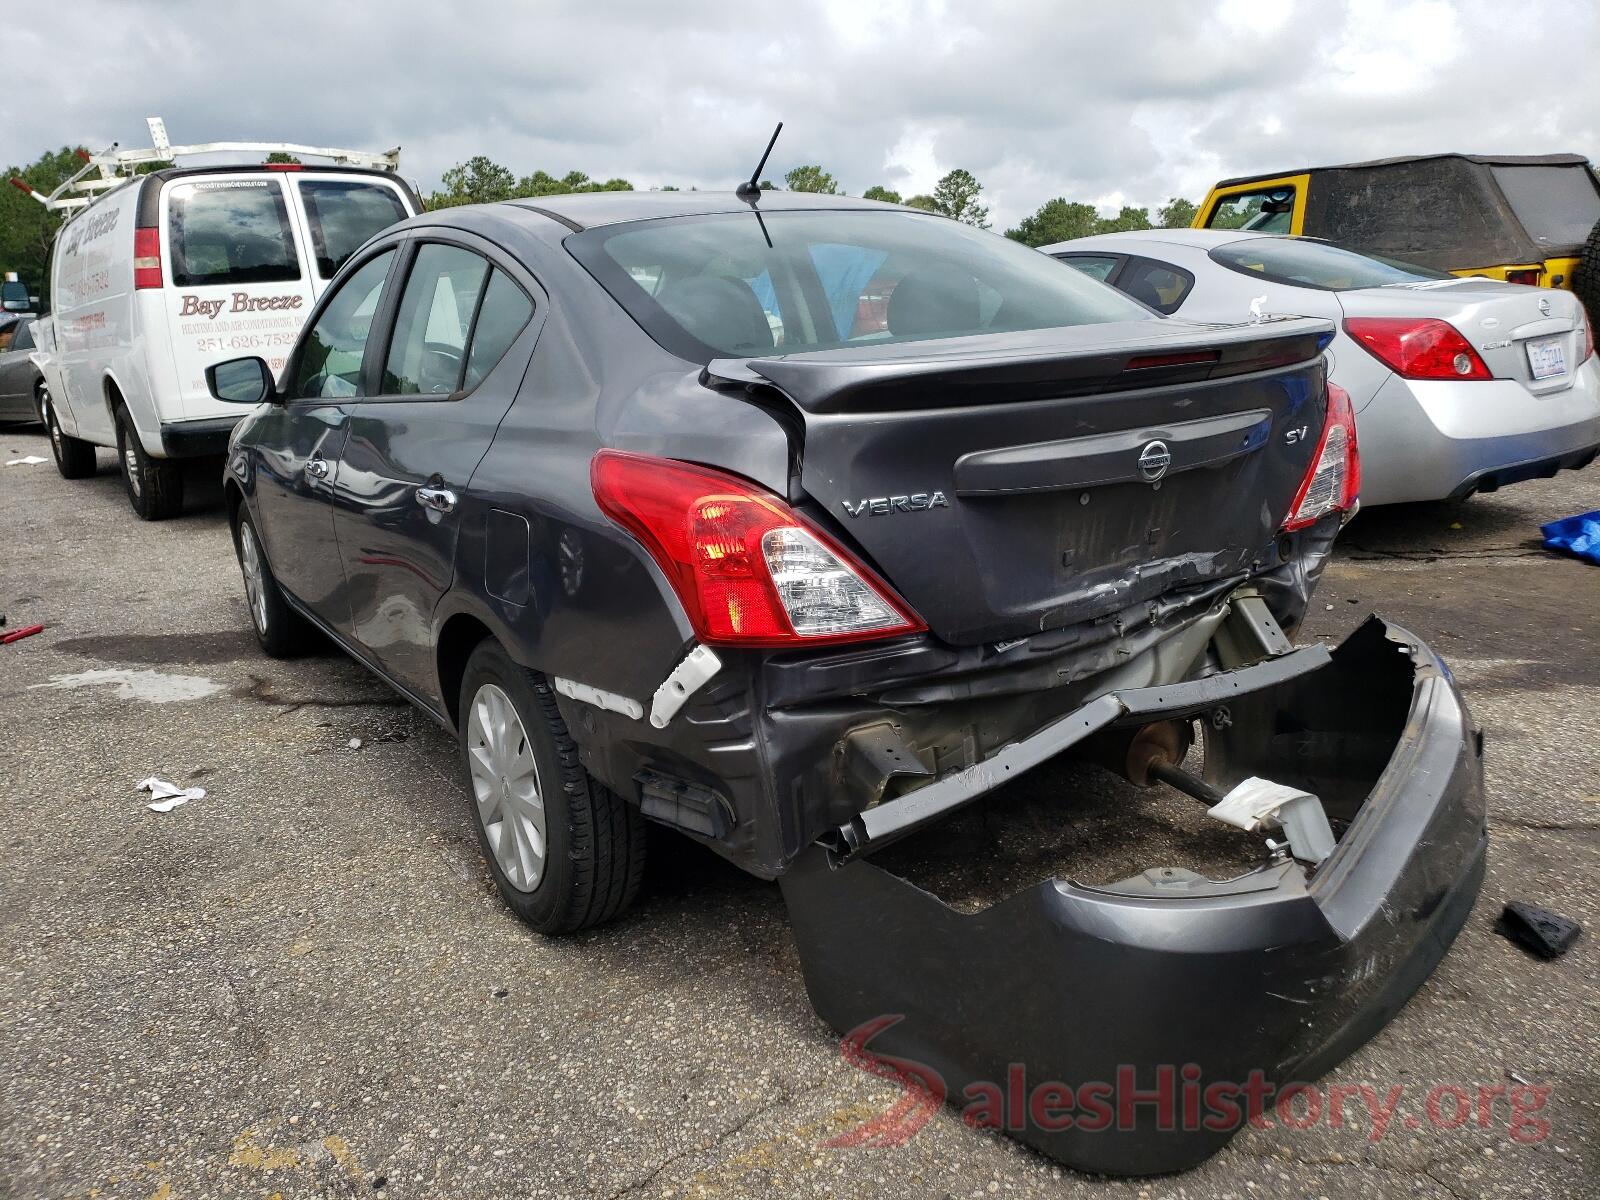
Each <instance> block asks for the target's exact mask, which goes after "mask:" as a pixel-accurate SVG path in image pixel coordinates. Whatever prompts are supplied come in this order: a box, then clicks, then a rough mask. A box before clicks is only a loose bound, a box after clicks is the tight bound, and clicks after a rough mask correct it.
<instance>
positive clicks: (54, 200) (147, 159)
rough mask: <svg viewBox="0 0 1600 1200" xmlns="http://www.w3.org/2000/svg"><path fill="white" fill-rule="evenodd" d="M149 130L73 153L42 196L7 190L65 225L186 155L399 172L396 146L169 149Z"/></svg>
mask: <svg viewBox="0 0 1600 1200" xmlns="http://www.w3.org/2000/svg"><path fill="white" fill-rule="evenodd" d="M145 124H146V125H148V126H149V127H150V142H151V144H150V146H149V147H147V148H144V149H128V150H124V149H122V148H121V147H120V146H119V145H118V144H117V143H116V142H112V143H111V145H110V146H109V147H107V148H106V149H104V150H102V151H100V153H98V154H89V153H87V152H85V151H82V150H80V151H78V157H80V158H81V159H83V166H82V167H80V168H79V169H78V170H77V171H76V172H75V173H74V174H72V175H71V176H69V177H68V178H67V179H65V180H63V181H62V183H61V184H60V186H58V187H57V188H56V189H55V190H54V191H52V192H50V193H49V194H48V195H47V194H45V193H43V192H39V191H36V190H35V189H34V188H33V187H32V186H31V185H29V184H28V183H27V182H26V181H25V180H22V179H12V181H11V185H12V186H13V187H15V188H17V189H19V190H21V191H23V192H26V193H27V194H28V195H30V196H32V197H33V198H34V199H35V200H37V201H38V202H39V203H40V204H42V205H44V206H45V208H47V209H49V210H50V211H51V212H63V211H64V212H66V214H67V218H68V219H69V220H70V219H71V218H72V216H73V215H74V213H75V211H76V210H77V209H81V208H85V207H87V206H88V205H89V204H91V203H92V202H93V201H94V199H95V193H97V192H105V191H109V190H110V189H112V188H117V187H121V186H122V185H123V184H125V183H127V182H128V181H129V180H131V179H135V178H137V174H136V172H137V170H138V168H139V167H140V166H143V165H145V164H147V163H166V162H175V161H176V160H177V159H179V158H181V157H185V156H188V155H192V154H293V155H295V156H296V157H299V156H300V155H308V156H310V157H312V158H329V159H332V160H333V161H334V163H335V164H336V165H338V166H352V167H376V168H377V169H379V170H383V171H398V170H399V169H400V147H399V146H396V147H395V148H394V149H393V150H388V151H385V152H384V153H381V154H377V153H373V152H371V151H368V150H339V149H336V148H334V147H332V146H302V145H299V144H297V143H294V142H200V143H197V144H196V145H193V146H174V145H173V144H172V143H171V142H170V141H169V140H168V139H167V125H166V122H165V121H163V120H162V119H161V118H160V117H146V118H145Z"/></svg>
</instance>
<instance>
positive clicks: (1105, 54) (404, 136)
mask: <svg viewBox="0 0 1600 1200" xmlns="http://www.w3.org/2000/svg"><path fill="white" fill-rule="evenodd" d="M30 12H31V15H30V16H29V18H28V19H27V20H25V21H19V20H13V21H10V22H8V23H7V31H6V33H5V35H4V38H3V40H0V47H3V50H0V53H3V55H4V61H5V74H6V80H7V89H6V90H7V93H8V96H9V102H8V104H7V117H8V118H9V119H8V120H7V121H6V122H5V123H4V125H3V127H0V163H14V162H27V161H29V160H31V159H33V158H35V157H37V155H38V154H39V153H40V152H41V151H43V150H45V149H47V148H53V147H57V146H60V145H62V144H63V143H68V142H82V143H84V144H87V145H89V146H91V147H95V148H98V147H100V146H103V145H105V144H108V143H110V142H112V141H120V142H122V143H123V144H124V145H129V144H141V142H143V143H144V144H147V141H146V140H145V139H146V135H145V129H144V122H143V118H144V117H145V116H146V115H147V114H151V113H154V114H159V115H161V116H163V117H164V118H165V119H166V122H167V128H168V130H169V132H170V133H171V135H172V138H173V141H174V142H180V141H188V142H201V141H208V140H224V139H228V140H240V139H248V140H257V139H275V140H276V139H282V140H288V141H297V142H307V143H313V144H335V145H346V146H352V147H356V148H363V149H368V148H370V149H387V148H389V147H391V146H394V145H396V144H399V145H402V146H403V147H404V154H403V156H402V160H401V162H402V168H403V171H404V173H405V174H406V175H407V176H409V177H412V178H414V179H416V180H417V181H418V182H419V183H420V184H421V186H422V188H423V190H424V191H427V190H428V189H430V188H431V187H433V186H435V185H436V184H437V182H438V179H439V175H440V173H441V172H442V171H443V170H444V169H445V168H447V167H448V166H450V165H451V164H452V163H454V162H457V161H460V160H462V159H465V158H468V157H470V156H472V155H474V154H487V155H489V156H490V157H492V158H494V159H496V160H498V161H500V162H503V163H505V164H506V165H507V166H509V167H511V168H512V169H513V170H514V171H516V172H517V173H518V174H526V173H528V172H531V171H532V170H534V169H535V168H543V169H545V170H547V171H550V172H552V173H554V174H557V175H560V174H564V173H565V172H567V171H568V170H572V169H578V170H583V171H586V172H588V173H589V174H590V175H593V176H596V177H606V176H611V175H622V176H625V177H627V178H629V179H631V180H633V181H634V183H635V185H636V186H641V187H648V186H651V185H660V184H676V185H678V186H683V187H687V186H690V185H698V186H700V187H715V188H725V187H729V186H731V185H732V184H733V183H735V182H736V181H737V179H738V178H739V177H740V176H742V175H745V174H748V173H749V171H750V170H751V169H752V168H753V166H754V160H755V158H756V157H757V156H758V155H759V153H760V150H761V148H762V146H763V145H764V144H765V140H766V137H767V135H768V133H769V132H770V130H771V128H772V125H773V123H774V122H775V121H777V120H779V119H781V120H783V121H784V123H785V125H784V132H783V137H782V138H781V139H780V141H779V143H778V147H777V149H776V151H775V152H774V156H773V162H772V165H771V166H770V167H769V169H768V171H767V175H768V176H770V177H772V178H774V179H777V178H779V177H780V176H781V175H782V173H783V172H784V171H785V170H786V169H788V168H789V167H791V166H794V165H796V164H798V163H807V162H816V163H821V164H822V165H823V166H825V167H826V168H827V169H828V170H830V171H832V172H833V173H834V174H835V175H837V176H838V178H839V181H840V183H841V185H842V186H843V187H844V189H845V190H847V191H850V192H856V193H859V192H860V191H862V190H863V189H864V188H867V187H870V186H871V185H873V184H875V183H882V184H886V185H888V186H890V187H893V188H895V189H897V190H899V191H901V192H903V193H906V194H911V193H913V192H917V191H926V190H928V189H929V188H931V186H932V184H933V182H934V181H935V180H936V179H937V178H938V177H939V176H940V175H941V174H942V173H943V172H945V171H947V170H949V169H950V168H952V167H958V166H959V167H965V168H967V169H968V170H970V171H972V172H973V173H974V174H975V175H976V176H977V177H978V179H979V180H980V181H981V182H982V183H983V184H984V188H985V199H986V200H987V201H988V202H989V203H990V205H991V206H992V209H993V213H992V218H993V220H994V222H995V224H996V226H997V227H999V228H1004V227H1005V226H1007V225H1009V224H1012V223H1014V222H1015V221H1016V220H1017V219H1018V218H1020V217H1021V216H1023V215H1025V214H1026V213H1028V212H1031V211H1032V210H1033V209H1034V208H1036V207H1037V206H1038V205H1039V204H1040V203H1042V202H1043V201H1044V200H1047V199H1049V198H1050V197H1052V196H1058V195H1060V196H1066V197H1068V198H1070V199H1082V200H1087V201H1091V202H1093V203H1096V204H1099V205H1101V206H1102V207H1103V208H1107V209H1110V208H1115V207H1116V206H1117V205H1119V204H1121V203H1123V202H1129V203H1133V204H1138V205H1152V206H1154V205H1158V204H1160V203H1162V202H1163V201H1165V199H1166V198H1167V197H1168V196H1172V195H1185V196H1188V197H1190V198H1191V199H1199V198H1200V196H1201V195H1203V193H1204V191H1205V189H1206V187H1207V185H1208V184H1209V183H1211V182H1212V181H1213V180H1215V179H1217V178H1219V177H1223V176H1228V175H1236V174H1243V173H1245V172H1247V171H1252V170H1256V169H1275V168H1279V167H1290V166H1300V165H1311V164H1319V163H1324V162H1342V161H1349V160H1353V159H1362V158H1376V157H1383V156H1387V155H1393V154H1407V153H1416V152H1426V151H1439V150H1463V151H1467V152H1477V153H1489V152H1496V153H1519V154H1520V153H1542V152H1548V151H1577V152H1580V153H1586V154H1588V155H1590V156H1591V157H1594V158H1600V71H1597V70H1596V69H1595V64H1596V62H1597V61H1600V4H1596V2H1595V0H1537V2H1531V3H1506V0H1387V2H1385V0H1274V2H1273V3H1260V2H1259V0H1258V2H1249V0H1193V2H1189V3H1181V2H1172V3H1163V2H1157V0H1099V2H1097V3H1092V4H1091V3H1079V2H1078V0H988V2H969V3H967V4H962V5H955V4H946V3H940V2H929V3H918V2H916V0H785V2H783V3H778V4H769V3H763V2H762V0H727V2H725V0H581V2H570V3H569V2H559V0H520V2H502V3H482V2H478V0H455V2H454V3H451V4H441V3H438V0H382V2H381V3H369V2H367V0H316V2H314V3H307V2H304V0H270V2H269V0H257V2H254V3H230V2H228V0H115V2H108V0H71V2H62V3H55V4H48V5H41V6H38V7H35V8H32V9H31V10H30ZM13 15H16V14H13Z"/></svg>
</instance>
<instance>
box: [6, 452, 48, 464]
mask: <svg viewBox="0 0 1600 1200" xmlns="http://www.w3.org/2000/svg"><path fill="white" fill-rule="evenodd" d="M49 461H50V460H49V459H48V458H40V457H39V456H38V455H37V454H24V455H23V456H22V457H21V458H11V459H7V460H6V466H8V467H36V466H38V465H39V464H40V463H42V462H49Z"/></svg>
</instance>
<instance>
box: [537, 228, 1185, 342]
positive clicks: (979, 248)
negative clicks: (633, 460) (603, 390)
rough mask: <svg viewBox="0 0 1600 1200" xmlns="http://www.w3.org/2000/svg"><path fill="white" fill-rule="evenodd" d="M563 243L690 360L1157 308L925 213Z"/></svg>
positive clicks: (604, 231) (659, 231)
mask: <svg viewBox="0 0 1600 1200" xmlns="http://www.w3.org/2000/svg"><path fill="white" fill-rule="evenodd" d="M769 239H770V243H769ZM566 245H567V247H568V249H570V250H571V251H572V253H573V255H574V256H575V257H576V258H577V259H578V261H579V262H581V263H582V264H583V265H584V266H585V267H586V268H588V270H589V271H590V273H591V274H593V275H594V276H595V278H597V279H598V280H599V281H600V283H601V284H602V285H603V286H604V287H605V288H606V290H607V291H608V292H610V293H611V295H612V296H613V297H614V298H615V299H616V300H617V301H618V303H620V304H621V305H622V306H623V308H625V309H627V310H628V312H629V313H630V314H631V315H632V316H633V318H634V319H635V320H637V321H638V322H639V324H640V325H642V326H644V328H645V330H646V331H647V332H648V333H649V334H650V336H651V337H653V338H655V340H656V341H657V342H659V343H661V345H662V346H664V347H666V348H667V349H668V350H670V351H672V352H673V353H674V354H679V355H681V356H682V357H684V358H688V359H690V360H692V361H698V362H709V361H710V360H711V359H712V358H716V357H719V356H723V355H732V356H738V357H741V358H743V357H759V356H765V355H777V354H793V353H799V352H803V351H811V350H832V349H837V348H839V347H843V346H858V345H864V344H868V343H872V342H906V341H920V340H930V339H936V338H951V337H962V336H964V335H968V334H978V333H994V332H1002V331H1013V330H1022V329H1046V328H1051V327H1055V326H1062V325H1091V324H1100V323H1104V322H1109V321H1149V320H1156V319H1157V318H1155V317H1153V316H1151V314H1150V313H1149V312H1147V311H1146V310H1145V309H1143V308H1141V307H1140V306H1138V305H1136V304H1134V303H1133V302H1132V301H1130V300H1128V299H1126V298H1125V297H1123V296H1122V295H1120V294H1119V293H1118V292H1116V291H1115V290H1114V289H1112V288H1109V287H1107V286H1105V285H1104V284H1101V283H1098V282H1096V281H1095V280H1092V279H1089V278H1087V277H1086V276H1084V275H1082V274H1080V273H1079V272H1077V271H1063V270H1062V269H1061V266H1060V264H1059V263H1057V262H1055V261H1054V260H1053V259H1051V258H1050V257H1049V256H1047V255H1044V254H1041V253H1039V252H1038V251H1037V250H1030V249H1028V248H1027V247H1025V246H1023V245H1021V244H1020V243H1017V242H1012V241H1007V240H1006V239H1004V238H1000V237H996V236H995V235H993V234H989V233H984V232H982V231H981V230H978V229H974V228H972V227H971V226H969V225H962V224H960V223H958V222H956V221H951V220H948V219H946V218H944V217H936V216H928V215H924V214H921V213H902V212H870V211H850V210H844V211H839V210H832V211H822V212H817V211H812V212H804V211H799V212H797V211H788V212H773V213H763V214H761V216H760V218H759V219H758V218H757V216H756V214H755V213H729V214H723V215H719V216H711V217H685V218H676V219H667V220H657V221H644V222H637V223H632V224H625V225H615V226H606V227H602V228H599V229H593V230H590V231H588V232H586V233H580V234H577V235H575V236H573V237H570V238H568V239H567V241H566Z"/></svg>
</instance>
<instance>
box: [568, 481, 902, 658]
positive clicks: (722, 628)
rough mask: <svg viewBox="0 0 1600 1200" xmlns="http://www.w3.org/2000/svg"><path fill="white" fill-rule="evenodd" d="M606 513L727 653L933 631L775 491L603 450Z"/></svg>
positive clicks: (703, 632) (600, 499)
mask: <svg viewBox="0 0 1600 1200" xmlns="http://www.w3.org/2000/svg"><path fill="white" fill-rule="evenodd" d="M589 478H590V483H591V485H592V487H593V488H594V498H595V501H596V502H597V503H598V504H599V505H600V511H602V512H603V513H605V514H606V516H608V517H610V518H611V519H612V520H613V521H615V522H616V523H617V524H618V525H620V526H622V528H623V529H626V530H627V531H628V532H629V533H630V534H632V535H633V536H634V537H635V538H637V539H638V540H639V541H640V542H641V543H642V544H643V545H644V547H645V549H647V550H648V551H649V552H650V556H651V557H652V558H654V559H655V561H656V565H657V566H659V567H660V568H661V570H662V572H663V573H664V574H665V575H666V577H667V579H668V580H669V581H670V582H671V583H672V587H673V590H674V591H675V592H677V594H678V599H679V600H680V601H681V602H682V604H683V607H684V610H685V611H686V612H687V613H688V615H689V621H690V623H691V624H692V625H693V626H694V630H695V635H696V636H697V637H698V638H699V639H700V640H701V641H702V642H708V643H712V644H715V645H731V646H798V645H819V644H826V643H834V642H853V641H860V640H863V639H865V638H879V637H891V636H894V635H897V634H902V633H915V632H918V631H920V630H922V629H924V628H926V626H924V625H923V624H922V622H921V621H920V620H918V619H917V617H916V616H915V614H913V613H912V612H911V610H910V609H908V608H907V607H906V606H905V605H904V604H902V603H901V602H900V601H899V600H898V599H897V598H896V597H895V596H894V595H893V594H892V593H891V592H890V590H889V589H888V587H887V586H886V585H884V584H883V583H882V582H881V581H880V580H879V579H878V578H877V577H876V576H875V575H874V574H873V573H872V572H871V571H870V570H868V569H867V568H866V567H865V566H863V565H862V564H861V563H859V562H857V561H856V560H855V558H854V557H853V556H852V555H851V554H850V553H849V551H847V550H845V549H844V548H843V547H841V546H839V545H838V544H837V543H836V542H834V541H833V540H832V539H831V538H829V537H828V535H827V534H825V533H823V532H822V531H821V530H820V529H816V528H814V527H812V526H811V525H809V524H808V523H807V522H806V521H805V520H804V519H802V518H801V517H800V515H799V514H798V513H796V512H794V510H793V509H791V508H790V507H789V506H788V505H787V504H785V503H784V502H783V501H782V500H780V499H779V498H778V497H777V496H774V495H773V494H772V493H770V492H767V491H765V490H764V489H762V488H759V487H757V486H756V485H755V484H753V483H749V482H747V481H746V480H743V479H740V478H738V477H737V476H734V475H728V474H725V473H724V472H721V471H713V470H711V469H709V468H707V467H697V466H692V465H691V464H689V463H683V462H677V461H675V460H673V459H664V458H651V457H648V456H646V455H642V454H625V453H622V452H620V451H616V450H602V451H600V453H598V454H596V455H595V456H594V461H593V463H592V464H591V465H590V471H589Z"/></svg>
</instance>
